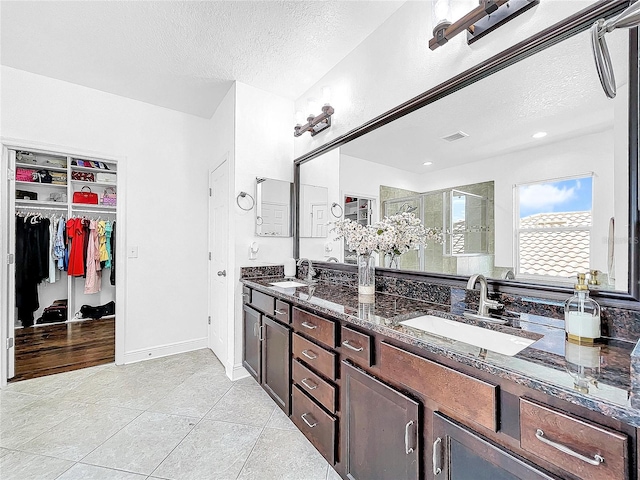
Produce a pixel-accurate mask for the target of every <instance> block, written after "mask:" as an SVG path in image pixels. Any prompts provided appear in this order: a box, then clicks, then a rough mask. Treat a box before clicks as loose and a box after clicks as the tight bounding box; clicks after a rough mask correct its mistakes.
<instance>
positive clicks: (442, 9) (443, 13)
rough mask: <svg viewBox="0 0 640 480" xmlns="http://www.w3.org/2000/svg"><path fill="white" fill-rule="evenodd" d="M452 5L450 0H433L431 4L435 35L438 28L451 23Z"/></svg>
mask: <svg viewBox="0 0 640 480" xmlns="http://www.w3.org/2000/svg"><path fill="white" fill-rule="evenodd" d="M450 18H451V5H450V3H449V0H433V3H432V4H431V21H432V23H431V24H432V25H433V35H434V36H435V35H436V32H437V31H438V30H441V29H442V28H446V27H448V26H449V25H451V20H449V19H450Z"/></svg>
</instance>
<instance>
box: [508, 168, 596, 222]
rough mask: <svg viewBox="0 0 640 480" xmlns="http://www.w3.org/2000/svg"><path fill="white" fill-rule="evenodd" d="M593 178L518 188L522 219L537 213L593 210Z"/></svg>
mask: <svg viewBox="0 0 640 480" xmlns="http://www.w3.org/2000/svg"><path fill="white" fill-rule="evenodd" d="M592 187H593V177H591V176H588V177H582V178H576V179H572V180H560V181H556V182H546V183H535V184H531V185H522V186H520V187H518V193H519V198H520V218H523V217H528V216H529V215H534V214H536V213H549V212H581V211H585V210H591V207H592V192H593V188H592Z"/></svg>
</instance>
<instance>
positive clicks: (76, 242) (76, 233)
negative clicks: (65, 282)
mask: <svg viewBox="0 0 640 480" xmlns="http://www.w3.org/2000/svg"><path fill="white" fill-rule="evenodd" d="M67 237H68V239H69V242H70V243H71V247H70V248H69V265H68V267H67V273H68V274H69V275H73V276H75V277H81V276H83V275H84V269H85V265H84V263H83V262H84V251H83V250H84V229H83V228H82V218H70V219H69V220H68V221H67Z"/></svg>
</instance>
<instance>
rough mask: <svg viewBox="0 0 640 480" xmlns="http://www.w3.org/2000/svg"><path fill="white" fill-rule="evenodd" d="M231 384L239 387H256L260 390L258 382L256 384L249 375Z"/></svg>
mask: <svg viewBox="0 0 640 480" xmlns="http://www.w3.org/2000/svg"><path fill="white" fill-rule="evenodd" d="M233 383H234V385H237V386H239V387H257V388H262V387H261V386H260V384H259V383H258V382H256V379H255V378H253V377H252V376H251V375H249V376H248V377H244V378H241V379H240V380H236V381H235V382H233Z"/></svg>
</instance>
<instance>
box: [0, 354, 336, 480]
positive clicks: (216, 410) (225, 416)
mask: <svg viewBox="0 0 640 480" xmlns="http://www.w3.org/2000/svg"><path fill="white" fill-rule="evenodd" d="M0 478H2V479H3V480H14V479H15V480H29V479H34V480H35V479H38V480H40V479H42V480H48V479H59V480H144V479H169V480H172V479H175V480H182V479H185V480H187V479H188V480H226V479H256V480H270V479H292V480H316V479H317V480H326V479H330V480H337V479H339V478H340V477H339V476H338V475H337V474H336V473H335V471H334V470H333V469H332V468H331V467H330V466H329V464H328V463H327V462H326V461H325V460H324V458H323V457H322V456H321V455H320V454H319V453H318V452H317V451H316V450H315V449H314V448H313V446H312V445H311V444H310V443H309V441H308V440H307V439H306V438H305V437H304V436H303V435H302V434H301V433H300V432H299V431H298V430H297V429H296V428H295V426H294V425H293V423H292V422H291V421H290V420H289V419H288V418H287V417H286V416H285V415H284V413H282V411H281V410H280V409H279V408H278V407H277V406H276V405H275V403H274V402H273V401H272V400H271V398H270V397H269V396H268V395H267V394H266V393H265V392H264V391H263V390H262V389H261V388H260V387H259V386H258V385H257V384H256V383H255V381H253V379H251V378H248V379H243V380H239V381H237V382H231V381H230V380H229V379H228V378H227V377H226V376H225V374H224V369H223V367H222V365H221V364H220V362H218V360H217V359H216V357H215V356H214V355H213V354H212V353H211V351H209V350H198V351H195V352H189V353H185V354H181V355H174V356H171V357H165V358H159V359H155V360H149V361H146V362H140V363H135V364H132V365H125V366H120V367H118V366H115V365H103V366H99V367H93V368H87V369H83V370H76V371H73V372H68V373H61V374H58V375H52V376H48V377H42V378H36V379H33V380H25V381H23V382H18V383H14V384H10V385H9V386H8V387H7V388H5V389H2V390H1V391H0Z"/></svg>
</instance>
